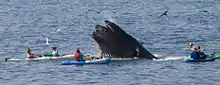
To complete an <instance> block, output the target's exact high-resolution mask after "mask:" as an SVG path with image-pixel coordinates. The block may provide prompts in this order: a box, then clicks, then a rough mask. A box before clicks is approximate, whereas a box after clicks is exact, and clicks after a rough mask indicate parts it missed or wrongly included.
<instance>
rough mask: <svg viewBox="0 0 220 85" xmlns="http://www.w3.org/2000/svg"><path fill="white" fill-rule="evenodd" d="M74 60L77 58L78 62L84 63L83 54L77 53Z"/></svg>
mask: <svg viewBox="0 0 220 85" xmlns="http://www.w3.org/2000/svg"><path fill="white" fill-rule="evenodd" d="M74 58H75V60H76V61H84V59H83V55H82V54H81V53H78V52H76V53H75V54H74Z"/></svg>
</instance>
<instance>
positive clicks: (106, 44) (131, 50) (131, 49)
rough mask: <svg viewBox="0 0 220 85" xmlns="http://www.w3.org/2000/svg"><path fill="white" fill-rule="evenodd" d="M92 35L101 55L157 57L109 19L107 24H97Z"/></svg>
mask: <svg viewBox="0 0 220 85" xmlns="http://www.w3.org/2000/svg"><path fill="white" fill-rule="evenodd" d="M92 36H93V39H94V40H95V41H96V42H97V44H98V46H99V49H100V56H101V57H106V56H108V57H113V58H131V57H140V58H147V59H152V58H155V57H154V56H153V55H152V54H151V53H149V52H148V51H147V50H146V49H145V48H144V47H143V46H142V45H141V44H140V43H139V41H137V40H136V39H135V38H133V37H132V36H131V35H129V34H127V33H126V32H125V31H124V30H122V29H121V28H120V27H119V26H118V25H116V24H115V23H113V22H110V21H108V20H106V21H105V26H101V25H96V26H95V31H94V32H93V33H92Z"/></svg>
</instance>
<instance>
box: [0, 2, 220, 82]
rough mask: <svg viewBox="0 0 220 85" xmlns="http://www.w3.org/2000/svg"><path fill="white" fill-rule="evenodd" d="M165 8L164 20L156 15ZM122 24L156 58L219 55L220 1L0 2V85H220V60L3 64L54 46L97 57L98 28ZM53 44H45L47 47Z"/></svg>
mask: <svg viewBox="0 0 220 85" xmlns="http://www.w3.org/2000/svg"><path fill="white" fill-rule="evenodd" d="M166 10H168V13H167V16H162V17H159V16H160V15H161V14H162V13H163V12H165V11H166ZM104 20H110V21H112V22H115V23H116V24H118V25H119V26H120V27H121V28H122V29H124V30H125V31H126V32H127V33H128V34H130V35H132V36H133V37H135V38H136V39H137V40H139V41H142V42H144V46H145V48H147V49H148V50H149V51H150V52H151V53H153V54H155V55H161V56H169V57H170V58H178V57H184V56H188V55H189V53H190V52H189V51H187V50H186V47H187V44H188V43H189V42H193V43H194V44H195V45H200V46H201V47H202V49H206V50H208V52H212V51H215V52H216V53H217V55H220V49H219V48H220V46H219V44H220V38H219V37H220V34H219V32H220V24H219V23H220V1H218V0H184V1H182V0H166V1H165V0H145V1H143V0H135V1H131V0H1V1H0V22H1V23H0V43H1V45H0V50H1V51H0V55H1V57H0V85H81V84H82V85H84V84H85V85H114V84H116V85H177V84H178V85H220V83H219V82H218V81H219V80H220V79H219V77H220V76H219V74H220V71H219V69H220V66H219V64H220V61H218V60H216V61H215V62H205V63H184V62H183V60H175V59H171V60H160V61H157V60H120V61H112V62H111V63H110V64H108V65H85V66H61V65H59V62H60V61H34V62H33V61H32V62H4V59H5V58H6V57H12V58H15V57H16V58H24V57H26V55H25V50H26V48H27V47H30V48H32V51H33V52H34V53H43V52H45V51H50V50H51V47H53V46H57V47H58V48H59V51H60V53H61V54H73V53H74V52H75V50H76V48H81V49H82V52H83V53H85V54H92V55H96V54H97V52H98V51H97V50H98V46H97V44H96V42H95V41H94V40H93V39H92V36H91V34H92V31H94V29H95V28H94V27H95V25H97V24H99V25H104ZM46 38H48V40H49V43H48V45H46V44H45V42H46Z"/></svg>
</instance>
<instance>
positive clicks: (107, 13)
mask: <svg viewBox="0 0 220 85" xmlns="http://www.w3.org/2000/svg"><path fill="white" fill-rule="evenodd" d="M102 14H103V17H104V18H106V19H107V20H109V21H111V22H115V20H114V19H113V16H114V15H115V12H113V11H108V10H104V11H102Z"/></svg>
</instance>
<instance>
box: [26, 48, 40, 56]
mask: <svg viewBox="0 0 220 85" xmlns="http://www.w3.org/2000/svg"><path fill="white" fill-rule="evenodd" d="M26 54H27V58H37V57H41V55H37V54H32V53H31V48H27V51H26Z"/></svg>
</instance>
